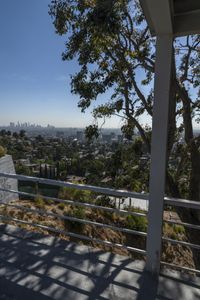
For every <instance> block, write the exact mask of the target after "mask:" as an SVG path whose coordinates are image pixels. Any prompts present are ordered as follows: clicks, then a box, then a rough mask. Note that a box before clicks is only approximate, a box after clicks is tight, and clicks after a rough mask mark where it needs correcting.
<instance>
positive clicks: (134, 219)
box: [125, 215, 147, 232]
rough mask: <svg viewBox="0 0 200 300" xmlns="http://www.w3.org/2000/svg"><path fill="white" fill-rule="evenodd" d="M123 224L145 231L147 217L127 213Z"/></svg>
mask: <svg viewBox="0 0 200 300" xmlns="http://www.w3.org/2000/svg"><path fill="white" fill-rule="evenodd" d="M125 226H126V227H127V228H129V229H132V230H137V231H143V232H146V230H147V219H146V218H145V217H139V216H133V215H129V216H127V217H126V225H125Z"/></svg>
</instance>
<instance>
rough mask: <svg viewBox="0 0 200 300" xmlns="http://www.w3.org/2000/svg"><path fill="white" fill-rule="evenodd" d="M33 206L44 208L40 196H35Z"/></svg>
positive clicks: (43, 202)
mask: <svg viewBox="0 0 200 300" xmlns="http://www.w3.org/2000/svg"><path fill="white" fill-rule="evenodd" d="M34 203H35V206H36V207H37V208H40V209H44V208H45V201H44V200H43V198H42V197H41V196H37V197H36V198H35V202H34Z"/></svg>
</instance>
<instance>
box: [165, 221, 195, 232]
mask: <svg viewBox="0 0 200 300" xmlns="http://www.w3.org/2000/svg"><path fill="white" fill-rule="evenodd" d="M163 222H165V223H168V224H171V225H180V226H184V227H188V228H191V229H197V230H200V225H194V224H190V223H184V222H178V221H172V220H163Z"/></svg>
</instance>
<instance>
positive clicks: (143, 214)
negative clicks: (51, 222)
mask: <svg viewBox="0 0 200 300" xmlns="http://www.w3.org/2000/svg"><path fill="white" fill-rule="evenodd" d="M0 191H3V192H9V193H13V194H18V195H21V196H26V197H33V198H35V197H37V196H41V197H42V198H43V199H44V200H51V201H55V202H59V203H64V204H69V205H74V206H82V207H87V208H92V209H101V210H104V211H108V212H114V213H117V214H121V215H132V216H138V217H147V214H145V213H139V212H133V211H130V212H129V211H127V210H123V209H118V208H111V207H105V206H100V205H96V204H90V203H84V202H79V201H73V200H62V199H59V198H54V197H49V196H43V195H40V194H31V193H26V192H20V191H15V190H10V189H2V188H0Z"/></svg>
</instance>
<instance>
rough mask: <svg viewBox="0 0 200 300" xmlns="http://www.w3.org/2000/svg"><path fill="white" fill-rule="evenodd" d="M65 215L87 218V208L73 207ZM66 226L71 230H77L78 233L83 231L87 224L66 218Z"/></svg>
mask: <svg viewBox="0 0 200 300" xmlns="http://www.w3.org/2000/svg"><path fill="white" fill-rule="evenodd" d="M64 215H65V216H71V217H74V218H77V219H85V218H86V213H85V208H83V207H80V206H78V207H73V208H72V209H71V210H70V211H68V212H66V213H64ZM64 226H65V228H66V229H68V230H71V231H76V232H78V233H81V232H82V231H83V230H84V228H85V224H82V223H79V222H76V221H71V220H64Z"/></svg>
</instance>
